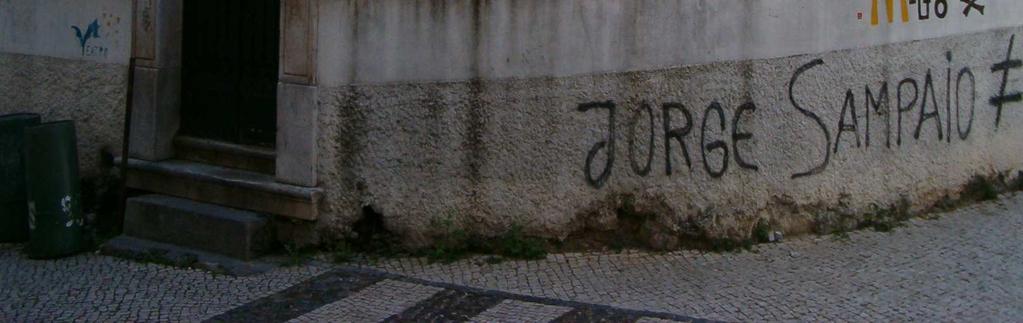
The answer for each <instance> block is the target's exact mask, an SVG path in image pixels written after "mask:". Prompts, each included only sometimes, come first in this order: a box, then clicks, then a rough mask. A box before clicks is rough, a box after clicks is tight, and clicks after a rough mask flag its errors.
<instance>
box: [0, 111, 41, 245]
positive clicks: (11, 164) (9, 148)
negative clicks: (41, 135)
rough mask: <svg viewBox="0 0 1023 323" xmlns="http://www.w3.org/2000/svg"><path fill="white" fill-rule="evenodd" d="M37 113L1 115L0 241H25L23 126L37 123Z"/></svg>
mask: <svg viewBox="0 0 1023 323" xmlns="http://www.w3.org/2000/svg"><path fill="white" fill-rule="evenodd" d="M39 120H40V119H39V115H38V114H31V113H18V114H9V115H5V116H0V242H24V241H26V240H28V197H27V196H26V192H25V163H24V161H23V160H22V151H23V149H24V147H25V128H27V127H29V126H35V125H38V124H39Z"/></svg>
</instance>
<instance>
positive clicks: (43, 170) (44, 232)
mask: <svg viewBox="0 0 1023 323" xmlns="http://www.w3.org/2000/svg"><path fill="white" fill-rule="evenodd" d="M76 143H77V140H76V138H75V124H74V122H71V121H58V122H50V123H44V124H40V125H38V126H34V127H28V128H26V129H25V175H26V176H25V178H26V183H27V185H26V186H27V187H28V208H29V228H30V229H31V237H30V240H29V243H28V248H26V250H25V251H26V252H27V253H28V255H29V257H31V258H37V259H46V258H59V257H63V256H68V255H72V254H75V253H77V252H79V251H82V250H83V249H84V248H83V247H84V242H83V239H82V238H83V226H84V224H85V220H84V219H85V218H84V217H83V216H82V207H81V196H82V195H81V188H80V185H81V184H80V182H79V179H78V149H77V147H76V146H75V145H76Z"/></svg>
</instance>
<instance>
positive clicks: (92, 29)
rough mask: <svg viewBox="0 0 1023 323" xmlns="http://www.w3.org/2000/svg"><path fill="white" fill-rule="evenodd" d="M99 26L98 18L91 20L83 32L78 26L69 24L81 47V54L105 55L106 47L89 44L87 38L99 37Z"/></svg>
mask: <svg viewBox="0 0 1023 323" xmlns="http://www.w3.org/2000/svg"><path fill="white" fill-rule="evenodd" d="M99 27H100V24H99V19H94V20H92V23H90V24H89V25H88V26H87V27H86V29H85V33H84V34H83V33H82V29H81V28H79V27H78V26H71V29H74V30H75V37H77V38H78V45H79V46H81V48H82V56H106V53H107V48H106V47H102V46H90V45H89V40H91V39H98V38H100V35H99Z"/></svg>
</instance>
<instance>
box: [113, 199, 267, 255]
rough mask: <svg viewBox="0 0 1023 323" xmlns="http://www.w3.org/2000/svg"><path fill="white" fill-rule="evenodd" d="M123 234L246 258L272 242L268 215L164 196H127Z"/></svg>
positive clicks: (259, 252)
mask: <svg viewBox="0 0 1023 323" xmlns="http://www.w3.org/2000/svg"><path fill="white" fill-rule="evenodd" d="M124 235H125V236H128V237H133V238H138V239H144V240H150V241H154V242H159V243H167V244H172V245H176V246H181V247H185V248H191V249H196V250H201V251H205V252H210V253H215V254H220V255H224V256H228V257H232V258H237V259H240V260H245V261H248V260H252V259H255V258H256V257H258V256H260V255H262V254H263V253H265V252H267V251H269V250H270V248H272V247H273V243H274V238H273V237H274V232H273V230H272V223H271V221H270V219H269V218H268V217H267V216H264V215H261V214H258V213H255V212H251V211H243V210H238V209H232V208H227V207H223V206H217V205H212V204H206V203H200V202H196V201H191V200H186V199H181V198H176V197H170V196H164V195H145V196H139V197H134V198H131V199H129V200H128V204H127V207H126V209H125V218H124Z"/></svg>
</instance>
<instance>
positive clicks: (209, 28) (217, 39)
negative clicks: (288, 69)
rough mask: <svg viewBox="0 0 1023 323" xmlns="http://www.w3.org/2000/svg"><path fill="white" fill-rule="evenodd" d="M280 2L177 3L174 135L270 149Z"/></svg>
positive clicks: (274, 119) (274, 131) (273, 138)
mask: <svg viewBox="0 0 1023 323" xmlns="http://www.w3.org/2000/svg"><path fill="white" fill-rule="evenodd" d="M280 1H281V0H216V1H210V0H187V1H184V4H183V6H184V7H183V18H184V19H183V22H184V24H183V26H182V29H183V30H182V35H183V37H182V47H181V50H182V53H181V110H180V111H181V127H180V130H179V135H183V136H189V137H196V138H201V139H209V140H214V141H221V142H225V143H230V144H238V145H245V146H257V147H263V148H273V147H274V143H275V142H276V135H277V129H276V128H277V82H278V65H279V46H280V45H279V41H280V8H281V3H280Z"/></svg>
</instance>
